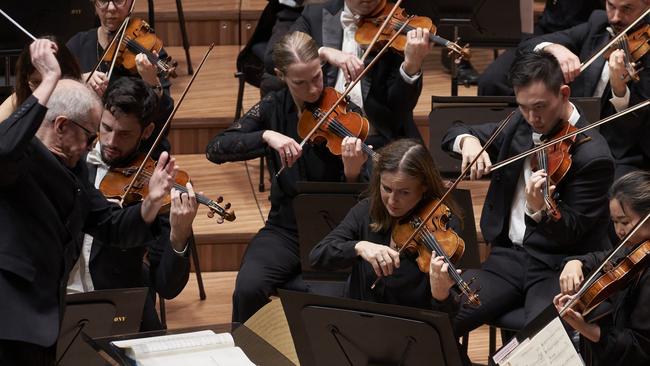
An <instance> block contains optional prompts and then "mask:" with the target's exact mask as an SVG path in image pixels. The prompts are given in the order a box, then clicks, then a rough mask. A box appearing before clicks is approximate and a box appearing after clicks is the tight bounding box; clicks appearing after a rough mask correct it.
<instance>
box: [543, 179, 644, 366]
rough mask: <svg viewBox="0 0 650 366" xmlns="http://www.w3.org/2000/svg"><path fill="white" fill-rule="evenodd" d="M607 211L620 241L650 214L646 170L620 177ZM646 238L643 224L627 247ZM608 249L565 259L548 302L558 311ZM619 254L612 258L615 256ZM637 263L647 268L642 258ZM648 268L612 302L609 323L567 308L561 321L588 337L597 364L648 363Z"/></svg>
mask: <svg viewBox="0 0 650 366" xmlns="http://www.w3.org/2000/svg"><path fill="white" fill-rule="evenodd" d="M609 197H610V201H609V209H610V215H611V219H612V222H613V223H614V228H615V230H616V235H617V236H618V237H619V238H620V239H622V238H623V237H625V236H627V235H628V233H629V232H630V231H631V230H632V228H633V227H634V226H636V224H637V223H638V222H639V221H640V220H642V219H643V218H644V217H645V216H646V215H648V213H650V172H647V171H634V172H631V173H628V174H626V175H624V176H623V177H621V178H619V179H618V180H617V181H616V182H614V184H613V185H612V187H611V189H610V191H609ZM647 240H650V223H648V222H646V223H645V224H644V225H643V226H642V227H641V228H640V229H639V230H638V231H637V232H636V233H635V234H634V236H633V237H632V238H630V240H628V242H627V243H628V244H626V246H628V247H630V246H632V247H633V246H636V245H638V244H640V243H643V242H645V241H647ZM607 254H608V252H595V253H589V254H586V255H584V256H579V257H573V258H569V259H568V260H567V262H566V265H565V266H564V269H563V270H562V273H561V275H560V289H561V291H562V293H560V294H558V295H557V296H556V297H555V299H554V300H553V302H554V304H555V306H556V308H558V310H559V309H561V308H562V307H564V305H565V304H566V302H567V301H569V300H570V299H571V297H572V294H574V293H575V292H576V291H577V290H578V289H579V287H580V285H581V283H582V282H583V279H584V274H585V273H589V272H590V271H591V270H592V269H593V268H595V267H597V266H598V265H600V263H602V262H603V260H604V259H605V258H606V257H607ZM620 257H621V255H619V256H617V257H614V259H615V260H616V259H617V258H620ZM640 265H642V266H644V267H647V261H644V262H643V263H641V264H640ZM649 303H650V272H649V271H648V270H647V268H642V269H641V270H640V272H639V274H638V275H636V276H635V277H634V278H633V279H632V280H631V282H630V285H629V287H627V288H626V289H624V290H622V291H621V292H619V293H618V294H616V295H615V296H614V298H613V300H612V304H613V312H612V314H613V324H605V323H602V324H601V323H588V322H586V321H585V320H584V318H583V316H582V314H580V313H579V312H576V311H574V310H573V309H568V310H567V311H566V313H565V315H564V317H563V319H564V320H565V321H566V322H567V323H568V324H569V325H570V326H571V327H573V328H574V329H575V330H577V331H578V332H580V334H582V335H583V336H584V337H585V338H586V339H588V340H589V341H590V343H589V345H590V347H591V350H592V352H593V356H594V357H593V359H594V361H595V363H596V364H597V365H609V366H613V365H647V364H649V363H650V306H649V305H648V304H649Z"/></svg>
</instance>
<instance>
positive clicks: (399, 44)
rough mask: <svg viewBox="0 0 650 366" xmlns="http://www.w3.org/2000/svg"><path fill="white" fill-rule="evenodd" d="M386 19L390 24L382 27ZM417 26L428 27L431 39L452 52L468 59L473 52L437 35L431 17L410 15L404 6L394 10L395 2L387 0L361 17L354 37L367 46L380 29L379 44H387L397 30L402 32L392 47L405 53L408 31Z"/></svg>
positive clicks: (362, 45) (360, 43) (363, 45)
mask: <svg viewBox="0 0 650 366" xmlns="http://www.w3.org/2000/svg"><path fill="white" fill-rule="evenodd" d="M386 20H388V24H389V25H388V26H387V27H385V28H382V24H383V23H384V22H385V21H386ZM405 22H408V24H407V25H406V26H405V27H402V25H404V23H405ZM416 28H424V29H428V30H429V41H430V42H432V43H435V44H439V45H441V46H443V47H446V48H447V49H449V53H450V54H451V53H455V54H457V55H458V56H459V57H461V58H464V59H466V60H469V59H470V57H471V52H470V49H469V48H468V47H467V45H465V46H464V47H461V46H459V45H458V44H457V43H455V42H451V41H449V40H447V39H445V38H442V37H440V36H437V35H436V30H437V28H436V26H435V25H434V24H433V21H432V20H431V19H430V18H428V17H424V16H408V15H407V14H406V11H405V10H404V9H403V8H400V7H397V8H396V9H395V10H393V4H391V3H388V2H387V1H385V0H384V1H383V5H382V6H380V7H379V10H378V11H377V12H375V13H374V14H372V15H371V16H368V17H364V18H362V19H361V23H360V24H359V25H358V29H357V32H356V33H355V35H354V39H355V40H356V41H357V43H358V44H359V45H360V46H361V47H363V48H367V47H368V46H369V45H371V44H373V42H372V41H373V40H374V39H375V35H376V34H377V33H378V32H379V31H381V32H380V34H379V38H378V39H377V42H376V43H377V44H379V45H383V44H385V43H386V41H387V40H389V39H390V38H391V37H392V35H393V34H394V33H395V32H399V33H400V34H399V36H398V37H397V38H396V39H395V41H394V42H393V43H392V44H391V48H392V49H393V50H394V51H396V52H398V53H400V54H403V53H404V48H405V47H406V33H407V32H408V31H410V30H413V29H416Z"/></svg>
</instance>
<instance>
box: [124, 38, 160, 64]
mask: <svg viewBox="0 0 650 366" xmlns="http://www.w3.org/2000/svg"><path fill="white" fill-rule="evenodd" d="M122 44H124V45H126V46H127V47H128V48H129V49H130V50H131V51H134V52H137V53H144V54H145V56H147V59H149V62H152V63H155V64H156V65H157V66H158V68H160V69H162V70H166V69H167V68H168V66H167V65H166V64H165V63H164V62H163V61H162V60H161V59H160V58H159V57H156V56H155V55H154V54H153V53H152V52H151V51H150V50H148V49H146V48H145V47H143V46H142V45H141V44H140V43H138V42H137V41H135V40H133V39H132V38H130V37H129V36H125V37H124V40H123V41H122Z"/></svg>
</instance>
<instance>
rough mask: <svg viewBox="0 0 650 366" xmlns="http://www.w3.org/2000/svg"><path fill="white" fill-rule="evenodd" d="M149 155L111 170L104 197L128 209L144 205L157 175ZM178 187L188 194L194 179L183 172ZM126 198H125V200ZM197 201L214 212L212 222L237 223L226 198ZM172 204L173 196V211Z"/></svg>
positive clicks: (103, 188)
mask: <svg viewBox="0 0 650 366" xmlns="http://www.w3.org/2000/svg"><path fill="white" fill-rule="evenodd" d="M144 159H145V155H139V156H137V157H136V158H135V159H134V160H133V161H132V162H131V163H130V164H128V165H127V166H125V167H119V168H111V169H110V170H109V171H108V172H107V174H106V176H105V177H104V179H102V181H101V183H100V185H99V190H100V191H101V192H102V193H103V194H104V196H105V197H106V198H108V199H117V200H122V199H123V202H124V203H123V204H124V205H125V206H129V205H131V204H135V203H138V202H140V201H142V200H143V199H144V198H145V197H147V195H148V194H149V178H150V177H151V175H152V174H153V171H154V169H155V167H156V161H155V160H153V159H151V158H148V159H147V160H146V161H145V160H144ZM143 162H145V164H144V168H143V169H142V172H141V173H140V174H139V175H138V176H137V177H135V181H134V182H133V184H132V186H131V189H129V192H128V193H127V194H126V195H124V192H126V190H127V187H129V185H130V184H131V181H132V180H133V178H134V175H135V174H136V173H137V171H138V169H139V167H140V165H142V163H143ZM175 180H176V181H175V183H174V188H175V189H178V190H179V191H182V192H185V193H187V188H186V186H185V184H187V182H189V181H190V177H189V175H188V174H187V172H185V171H182V170H179V171H178V173H177V174H176V179H175ZM123 196H124V197H123ZM196 201H197V202H198V203H200V204H202V205H205V206H207V207H208V208H209V209H210V211H209V212H208V217H210V218H212V217H214V215H215V214H217V215H219V216H221V217H222V218H224V219H225V220H227V221H234V220H235V218H236V217H235V212H234V211H233V210H232V209H231V208H230V203H226V204H225V205H224V206H223V207H222V206H221V203H222V202H223V197H221V196H219V197H218V198H217V199H216V200H212V199H210V198H208V197H206V196H204V195H202V194H198V193H197V194H196ZM170 204H171V195H170V194H168V195H166V196H165V199H164V204H163V207H164V208H167V209H168V208H169V205H170Z"/></svg>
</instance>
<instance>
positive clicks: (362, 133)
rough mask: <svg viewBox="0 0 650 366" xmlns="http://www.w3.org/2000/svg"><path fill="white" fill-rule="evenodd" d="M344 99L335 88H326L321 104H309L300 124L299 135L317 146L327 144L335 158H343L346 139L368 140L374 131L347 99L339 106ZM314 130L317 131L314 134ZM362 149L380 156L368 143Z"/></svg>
mask: <svg viewBox="0 0 650 366" xmlns="http://www.w3.org/2000/svg"><path fill="white" fill-rule="evenodd" d="M340 96H341V94H340V93H339V92H337V91H336V90H335V89H334V88H332V87H326V88H324V89H323V93H322V94H321V97H320V99H319V100H318V102H316V103H308V104H306V105H305V107H306V108H305V111H303V113H302V115H301V116H300V120H299V121H298V135H299V136H300V137H301V138H303V139H305V140H309V141H312V142H313V143H325V144H326V146H327V148H328V149H329V150H330V152H331V153H332V154H334V155H341V142H342V141H343V139H344V138H345V137H357V138H359V139H361V140H362V141H363V140H365V139H366V137H368V131H369V128H370V124H369V123H368V120H367V119H366V118H365V117H363V116H362V115H360V114H359V113H356V112H353V111H350V110H349V108H348V103H347V102H345V100H342V101H341V102H339V103H338V104H335V103H336V101H337V100H339V99H340ZM334 106H335V108H334V110H333V111H332V113H331V114H330V115H329V116H328V117H327V118H326V119H325V121H324V122H323V123H321V124H320V125H319V126H318V128H315V127H316V126H317V125H318V121H319V120H320V119H321V118H323V116H324V115H325V113H326V111H328V110H329V109H331V108H332V107H334ZM312 130H314V132H313V133H312V134H311V135H310V134H309V133H310V132H311V131H312ZM361 148H362V150H363V151H364V152H365V153H366V154H368V156H370V157H372V156H374V155H375V154H376V152H375V151H374V150H372V148H371V147H370V146H368V145H366V144H365V143H362V144H361Z"/></svg>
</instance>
